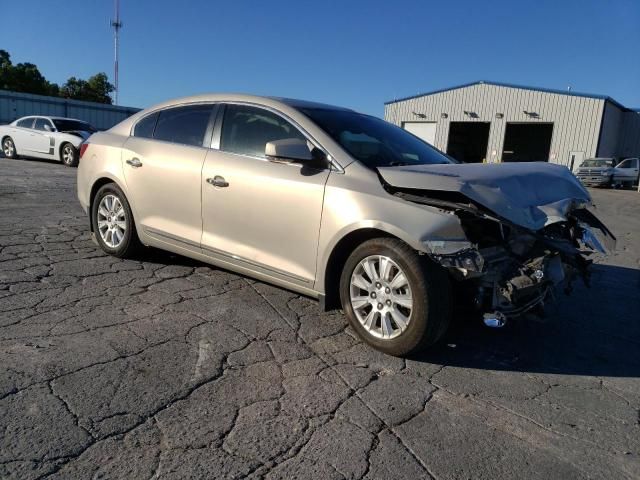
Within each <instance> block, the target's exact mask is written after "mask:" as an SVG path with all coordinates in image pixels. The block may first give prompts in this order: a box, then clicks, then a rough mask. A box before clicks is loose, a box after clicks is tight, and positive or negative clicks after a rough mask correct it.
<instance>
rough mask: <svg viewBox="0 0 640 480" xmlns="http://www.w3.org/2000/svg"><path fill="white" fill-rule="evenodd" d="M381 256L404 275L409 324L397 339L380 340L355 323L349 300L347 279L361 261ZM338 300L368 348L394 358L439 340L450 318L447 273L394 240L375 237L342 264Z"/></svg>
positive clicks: (449, 293) (355, 317)
mask: <svg viewBox="0 0 640 480" xmlns="http://www.w3.org/2000/svg"><path fill="white" fill-rule="evenodd" d="M371 255H384V256H386V257H389V258H390V259H391V260H393V261H394V262H395V263H396V264H397V265H398V266H399V267H400V268H401V269H402V271H403V272H404V273H405V276H406V277H407V279H408V282H409V286H410V288H411V296H412V299H413V308H412V309H411V313H410V316H409V322H408V324H407V327H406V329H405V330H404V331H402V332H401V333H400V334H399V335H398V336H396V337H394V338H389V339H383V338H379V337H376V336H375V335H373V334H371V333H370V332H369V331H368V330H367V329H366V328H365V327H364V326H363V325H362V324H361V323H360V320H358V318H357V316H356V314H355V312H354V309H353V306H352V305H351V300H350V285H351V276H352V275H353V272H354V270H355V269H356V267H357V266H358V264H359V263H360V261H361V260H363V259H365V258H366V257H369V256H371ZM340 299H341V302H342V307H343V309H344V312H345V314H346V316H347V318H348V320H349V323H350V325H351V327H352V328H353V329H354V330H355V331H356V332H357V333H358V335H359V336H360V338H362V339H363V340H364V341H365V342H367V343H368V344H369V345H371V346H373V347H374V348H376V349H378V350H380V351H382V352H384V353H387V354H389V355H394V356H405V355H410V354H413V353H417V352H418V351H420V350H423V349H425V348H427V347H429V346H431V345H433V344H435V343H436V342H438V340H440V339H441V338H442V337H443V335H444V334H445V332H446V331H447V328H448V326H449V321H450V318H451V310H452V301H451V284H450V281H449V276H448V274H447V272H446V271H445V270H444V269H443V268H442V267H440V266H439V265H436V264H435V263H433V262H432V261H430V260H429V259H428V258H427V257H425V256H420V255H418V253H417V252H416V251H415V250H413V249H412V248H411V247H409V246H408V245H407V244H406V243H404V242H402V241H401V240H398V239H395V238H375V239H371V240H367V241H366V242H364V243H362V244H361V245H360V246H358V247H357V248H356V249H355V250H354V251H353V252H352V253H351V255H350V256H349V258H348V259H347V261H346V262H345V265H344V268H343V270H342V275H341V276H340Z"/></svg>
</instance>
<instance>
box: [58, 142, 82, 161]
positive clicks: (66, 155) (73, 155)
mask: <svg viewBox="0 0 640 480" xmlns="http://www.w3.org/2000/svg"><path fill="white" fill-rule="evenodd" d="M60 157H61V158H62V163H64V164H65V165H66V166H67V167H77V166H78V150H76V147H74V146H73V145H71V144H70V143H65V144H64V145H63V146H62V148H61V149H60Z"/></svg>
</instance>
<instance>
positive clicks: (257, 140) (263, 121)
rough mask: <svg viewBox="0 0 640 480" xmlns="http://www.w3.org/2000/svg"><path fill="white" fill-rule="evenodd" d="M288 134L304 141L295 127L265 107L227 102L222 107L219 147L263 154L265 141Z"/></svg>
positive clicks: (285, 137)
mask: <svg viewBox="0 0 640 480" xmlns="http://www.w3.org/2000/svg"><path fill="white" fill-rule="evenodd" d="M288 138H297V139H300V140H304V141H306V138H305V136H304V135H303V134H302V133H300V131H299V130H298V129H297V128H295V127H294V126H293V125H291V124H290V123H289V122H287V121H286V120H285V119H283V118H282V117H280V116H279V115H276V114H275V113H272V112H270V111H268V110H264V109H262V108H256V107H250V106H247V105H227V106H226V108H225V112H224V121H223V123H222V135H221V138H220V149H221V150H224V151H226V152H232V153H238V154H241V155H249V156H252V157H261V158H264V150H265V146H266V144H267V143H268V142H273V141H275V140H284V139H288Z"/></svg>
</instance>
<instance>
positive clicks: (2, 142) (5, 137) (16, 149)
mask: <svg viewBox="0 0 640 480" xmlns="http://www.w3.org/2000/svg"><path fill="white" fill-rule="evenodd" d="M7 138H10V139H11V141H12V142H13V148H14V149H15V151H16V153H18V147H16V141H15V140H14V139H13V137H12V136H11V135H9V134H8V133H5V134H4V135H2V138H0V147H2V145H3V144H4V141H5V140H6V139H7ZM2 148H4V147H2Z"/></svg>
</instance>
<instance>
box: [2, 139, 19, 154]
mask: <svg viewBox="0 0 640 480" xmlns="http://www.w3.org/2000/svg"><path fill="white" fill-rule="evenodd" d="M2 153H4V156H5V157H7V158H18V152H17V151H16V144H15V143H13V138H11V137H6V138H5V139H4V140H3V141H2Z"/></svg>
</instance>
